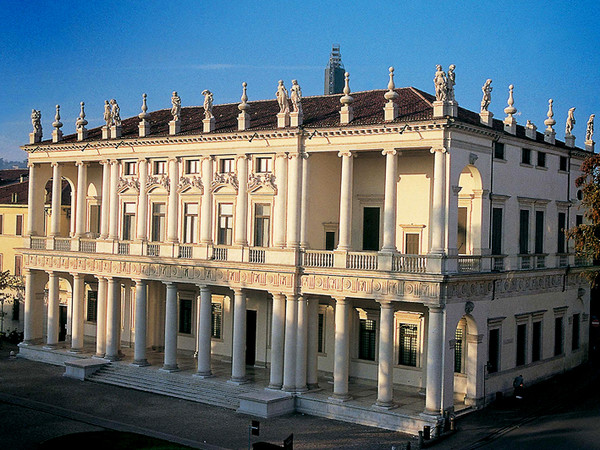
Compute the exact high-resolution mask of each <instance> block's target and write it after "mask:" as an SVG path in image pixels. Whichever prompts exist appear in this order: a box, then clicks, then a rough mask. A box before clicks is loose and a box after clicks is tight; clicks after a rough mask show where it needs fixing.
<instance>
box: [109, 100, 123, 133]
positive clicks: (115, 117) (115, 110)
mask: <svg viewBox="0 0 600 450" xmlns="http://www.w3.org/2000/svg"><path fill="white" fill-rule="evenodd" d="M110 104H111V106H112V108H111V110H110V114H111V116H112V123H113V125H115V126H117V127H119V126H121V108H119V104H118V103H117V101H116V100H115V99H114V98H113V99H112V100H111V101H110Z"/></svg>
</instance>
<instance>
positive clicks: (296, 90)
mask: <svg viewBox="0 0 600 450" xmlns="http://www.w3.org/2000/svg"><path fill="white" fill-rule="evenodd" d="M290 92H291V94H290V96H291V100H292V111H294V112H297V113H300V114H301V113H302V89H300V85H299V84H298V80H292V87H291V88H290Z"/></svg>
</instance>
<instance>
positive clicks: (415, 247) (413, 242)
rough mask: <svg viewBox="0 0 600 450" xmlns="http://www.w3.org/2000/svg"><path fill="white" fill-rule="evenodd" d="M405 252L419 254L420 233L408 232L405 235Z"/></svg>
mask: <svg viewBox="0 0 600 450" xmlns="http://www.w3.org/2000/svg"><path fill="white" fill-rule="evenodd" d="M404 253H406V254H407V255H418V254H419V234H418V233H406V234H405V235H404Z"/></svg>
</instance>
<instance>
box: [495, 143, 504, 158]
mask: <svg viewBox="0 0 600 450" xmlns="http://www.w3.org/2000/svg"><path fill="white" fill-rule="evenodd" d="M494 158H496V159H504V144H503V143H501V142H496V145H494Z"/></svg>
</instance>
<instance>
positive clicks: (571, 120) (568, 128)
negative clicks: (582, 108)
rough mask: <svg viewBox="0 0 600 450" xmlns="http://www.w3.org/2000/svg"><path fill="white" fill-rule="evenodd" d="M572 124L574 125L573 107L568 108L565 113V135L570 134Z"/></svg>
mask: <svg viewBox="0 0 600 450" xmlns="http://www.w3.org/2000/svg"><path fill="white" fill-rule="evenodd" d="M573 125H575V108H571V109H569V113H568V114H567V125H566V127H565V135H566V136H570V135H571V132H572V131H573Z"/></svg>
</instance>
